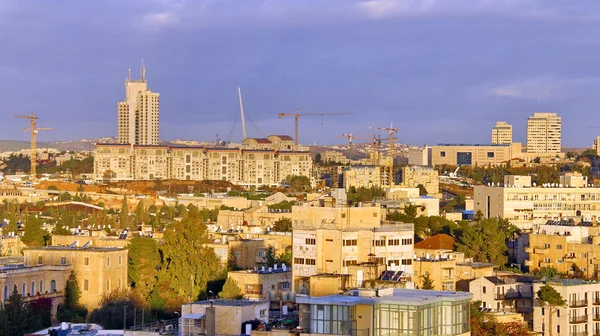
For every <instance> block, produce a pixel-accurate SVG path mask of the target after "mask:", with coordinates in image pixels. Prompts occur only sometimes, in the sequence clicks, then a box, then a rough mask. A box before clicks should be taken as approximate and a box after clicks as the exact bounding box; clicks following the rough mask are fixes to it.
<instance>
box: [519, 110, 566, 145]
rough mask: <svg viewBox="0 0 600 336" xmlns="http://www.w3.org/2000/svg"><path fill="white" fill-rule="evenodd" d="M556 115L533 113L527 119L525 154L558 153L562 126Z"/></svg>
mask: <svg viewBox="0 0 600 336" xmlns="http://www.w3.org/2000/svg"><path fill="white" fill-rule="evenodd" d="M561 123H562V122H561V117H559V116H557V115H556V113H546V112H535V113H534V114H533V116H531V117H529V118H528V119H527V153H560V151H561V138H562V124H561Z"/></svg>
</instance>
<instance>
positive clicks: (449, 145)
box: [437, 143, 510, 147]
mask: <svg viewBox="0 0 600 336" xmlns="http://www.w3.org/2000/svg"><path fill="white" fill-rule="evenodd" d="M437 145H438V146H443V147H454V146H460V147H510V145H509V144H451V143H439V144H437Z"/></svg>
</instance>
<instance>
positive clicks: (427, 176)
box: [400, 166, 440, 196]
mask: <svg viewBox="0 0 600 336" xmlns="http://www.w3.org/2000/svg"><path fill="white" fill-rule="evenodd" d="M400 185H401V186H402V187H407V188H417V187H418V186H419V185H422V186H424V187H425V189H426V190H427V194H428V195H431V196H437V195H438V194H439V193H440V177H439V174H438V171H437V170H435V169H433V168H431V167H425V166H406V167H402V169H401V170H400Z"/></svg>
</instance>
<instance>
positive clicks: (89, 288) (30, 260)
mask: <svg viewBox="0 0 600 336" xmlns="http://www.w3.org/2000/svg"><path fill="white" fill-rule="evenodd" d="M24 253H25V267H35V266H42V265H43V266H48V267H67V268H68V270H67V271H66V275H65V279H66V278H68V276H69V273H70V272H71V270H72V271H74V272H75V274H76V276H77V279H78V281H79V286H80V289H81V298H80V302H81V304H82V305H84V306H86V307H87V308H88V309H94V308H97V307H98V306H100V301H101V299H102V296H104V295H105V294H108V293H110V292H112V291H114V290H117V289H123V288H127V250H126V249H120V248H100V247H87V246H86V247H59V246H52V247H43V248H31V249H26V250H24ZM60 285H61V284H60V283H56V287H55V288H57V289H58V290H62V291H64V285H65V283H62V287H60ZM46 286H50V287H45V288H51V287H52V285H51V284H47V285H46Z"/></svg>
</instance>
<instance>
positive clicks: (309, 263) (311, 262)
mask: <svg viewBox="0 0 600 336" xmlns="http://www.w3.org/2000/svg"><path fill="white" fill-rule="evenodd" d="M305 260H306V264H307V265H316V264H317V262H316V260H315V259H308V258H307V259H305Z"/></svg>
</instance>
